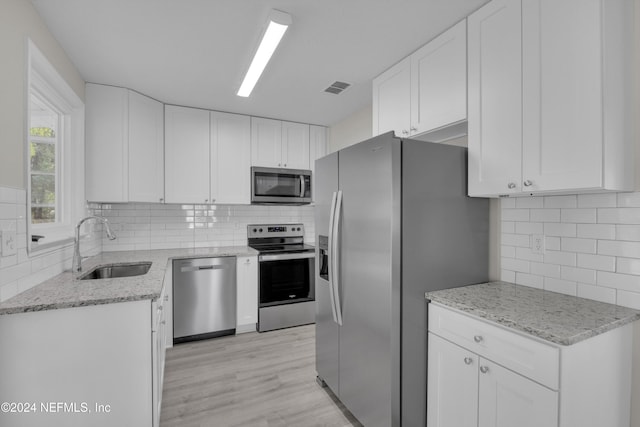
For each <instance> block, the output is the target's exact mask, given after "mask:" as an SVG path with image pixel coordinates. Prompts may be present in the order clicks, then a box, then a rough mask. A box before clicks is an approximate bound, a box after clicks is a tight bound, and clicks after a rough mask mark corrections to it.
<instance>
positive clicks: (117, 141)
mask: <svg viewBox="0 0 640 427" xmlns="http://www.w3.org/2000/svg"><path fill="white" fill-rule="evenodd" d="M85 101H86V117H85V122H86V129H85V133H86V136H85V138H86V142H85V176H86V178H85V180H86V196H87V200H90V201H95V202H115V203H117V202H128V201H129V184H128V183H129V176H128V174H129V166H128V165H129V157H128V150H129V139H128V129H129V124H128V121H129V93H128V90H127V89H124V88H119V87H113V86H103V85H96V84H91V83H87V85H86V90H85Z"/></svg>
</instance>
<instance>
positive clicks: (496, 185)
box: [467, 0, 522, 195]
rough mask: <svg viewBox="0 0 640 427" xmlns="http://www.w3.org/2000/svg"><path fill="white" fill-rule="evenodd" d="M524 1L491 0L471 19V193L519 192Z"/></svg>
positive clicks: (469, 142)
mask: <svg viewBox="0 0 640 427" xmlns="http://www.w3.org/2000/svg"><path fill="white" fill-rule="evenodd" d="M520 1H521V0H493V1H491V2H490V3H488V4H487V5H485V6H484V7H483V8H481V9H480V10H478V11H477V12H476V13H474V14H472V15H471V16H469V17H468V18H467V23H468V30H469V53H468V55H469V62H468V65H469V121H468V126H469V138H468V144H469V164H468V168H469V194H470V195H486V194H492V193H493V194H495V193H499V194H509V193H517V192H518V191H520V190H521V187H522V182H521V181H522V180H521V162H520V158H521V156H522V91H521V87H522V65H521V46H520V45H521V25H520V16H521V7H520Z"/></svg>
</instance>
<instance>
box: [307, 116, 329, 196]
mask: <svg viewBox="0 0 640 427" xmlns="http://www.w3.org/2000/svg"><path fill="white" fill-rule="evenodd" d="M326 154H327V128H326V127H324V126H314V125H311V126H309V169H311V198H312V199H313V200H314V201H315V197H316V193H315V188H316V181H315V180H316V177H315V169H316V168H315V166H316V160H317V159H319V158H321V157H324V156H326Z"/></svg>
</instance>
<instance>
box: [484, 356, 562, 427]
mask: <svg viewBox="0 0 640 427" xmlns="http://www.w3.org/2000/svg"><path fill="white" fill-rule="evenodd" d="M479 396H480V399H479V410H478V427H513V426H518V427H541V426H545V427H556V426H557V425H558V392H556V391H553V390H550V389H548V388H546V387H544V386H541V385H540V384H538V383H536V382H533V381H531V380H529V379H527V378H525V377H523V376H521V375H518V374H516V373H514V372H512V371H509V370H508V369H505V368H503V367H502V366H500V365H496V364H495V363H492V362H490V361H488V360H486V359H483V358H480V381H479Z"/></svg>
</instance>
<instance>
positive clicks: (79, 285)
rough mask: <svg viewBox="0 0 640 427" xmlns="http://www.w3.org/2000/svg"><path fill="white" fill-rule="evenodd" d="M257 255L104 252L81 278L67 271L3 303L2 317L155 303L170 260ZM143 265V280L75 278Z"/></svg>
mask: <svg viewBox="0 0 640 427" xmlns="http://www.w3.org/2000/svg"><path fill="white" fill-rule="evenodd" d="M257 254H258V251H256V250H255V249H252V248H250V247H248V246H228V247H218V248H198V249H163V250H150V251H121V252H103V253H101V254H100V255H96V256H93V257H90V258H87V259H86V260H84V261H83V262H82V272H81V273H79V274H73V273H72V272H71V271H65V272H64V273H62V274H59V275H57V276H55V277H52V278H51V279H49V280H46V281H44V282H42V283H40V284H39V285H36V286H34V287H33V288H31V289H28V290H26V291H24V292H22V293H20V294H18V295H16V296H14V297H13V298H10V299H8V300H6V301H4V302H2V303H0V315H3V314H15V313H25V312H29V311H43V310H55V309H59V308H70V307H82V306H87V305H98V304H111V303H116V302H124V301H137V300H145V299H148V300H155V299H157V298H159V297H160V292H161V291H162V284H163V281H164V275H165V271H166V269H167V266H168V263H169V261H170V260H173V259H180V258H197V257H220V256H251V255H257ZM144 261H147V262H149V261H150V262H151V263H152V264H151V268H150V269H149V271H148V272H147V273H146V274H144V275H141V276H132V277H120V278H113V279H96V280H78V279H77V278H76V277H77V276H81V275H82V274H84V273H87V272H88V271H90V270H92V269H93V268H94V267H99V266H103V265H109V264H127V263H137V262H144Z"/></svg>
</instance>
